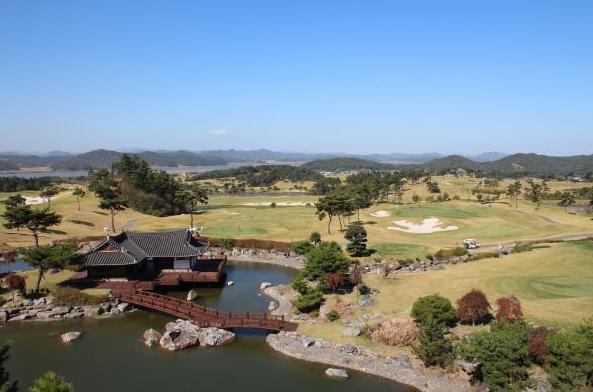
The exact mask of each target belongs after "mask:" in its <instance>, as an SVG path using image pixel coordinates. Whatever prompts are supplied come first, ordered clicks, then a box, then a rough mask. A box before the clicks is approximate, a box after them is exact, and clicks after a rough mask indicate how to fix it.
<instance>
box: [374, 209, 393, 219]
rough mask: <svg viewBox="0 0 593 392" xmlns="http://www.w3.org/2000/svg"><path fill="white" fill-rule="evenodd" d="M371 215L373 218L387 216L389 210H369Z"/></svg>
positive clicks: (389, 214)
mask: <svg viewBox="0 0 593 392" xmlns="http://www.w3.org/2000/svg"><path fill="white" fill-rule="evenodd" d="M371 216H374V217H375V218H387V217H388V216H391V212H389V211H385V210H379V211H375V212H371Z"/></svg>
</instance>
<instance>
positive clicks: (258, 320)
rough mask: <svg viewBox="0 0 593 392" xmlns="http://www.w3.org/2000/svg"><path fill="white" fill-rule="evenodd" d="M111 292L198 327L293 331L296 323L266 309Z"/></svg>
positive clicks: (144, 292)
mask: <svg viewBox="0 0 593 392" xmlns="http://www.w3.org/2000/svg"><path fill="white" fill-rule="evenodd" d="M114 295H115V296H116V297H117V298H119V299H120V300H122V301H124V302H128V303H130V304H132V305H136V306H138V307H142V308H147V309H152V310H156V311H159V312H162V313H166V314H169V315H172V316H175V317H179V318H182V319H185V320H191V321H192V322H194V323H195V324H196V325H198V326H200V327H217V328H259V329H267V330H270V331H295V330H296V329H297V326H298V324H296V323H293V322H290V321H285V320H284V316H272V315H269V314H266V313H250V312H247V313H233V312H223V311H219V310H216V309H212V308H207V307H205V306H201V305H198V304H195V303H193V302H191V301H184V300H182V299H178V298H173V297H169V296H167V295H161V294H157V293H153V292H150V291H143V290H134V291H126V290H121V291H115V292H114Z"/></svg>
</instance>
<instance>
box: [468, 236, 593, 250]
mask: <svg viewBox="0 0 593 392" xmlns="http://www.w3.org/2000/svg"><path fill="white" fill-rule="evenodd" d="M586 238H593V233H584V234H567V235H559V236H555V237H546V238H541V239H531V240H521V241H512V242H496V243H491V244H480V249H496V248H498V246H499V245H503V246H505V245H507V246H508V245H513V244H515V243H517V242H523V243H530V242H556V241H576V240H583V239H586Z"/></svg>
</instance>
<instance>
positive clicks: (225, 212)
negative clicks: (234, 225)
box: [220, 210, 241, 215]
mask: <svg viewBox="0 0 593 392" xmlns="http://www.w3.org/2000/svg"><path fill="white" fill-rule="evenodd" d="M220 212H222V213H223V214H228V215H241V214H239V213H238V212H231V211H226V210H220Z"/></svg>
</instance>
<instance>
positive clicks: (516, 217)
mask: <svg viewBox="0 0 593 392" xmlns="http://www.w3.org/2000/svg"><path fill="white" fill-rule="evenodd" d="M438 181H439V182H440V183H442V187H443V188H444V189H449V188H450V189H449V190H450V191H452V190H457V193H459V194H462V192H463V191H464V190H467V189H470V190H471V188H473V187H474V186H476V185H477V182H478V180H476V179H472V178H462V179H455V178H446V177H439V178H438ZM575 185H581V184H572V183H563V182H562V183H561V182H550V186H551V187H552V188H553V189H557V188H558V189H559V188H562V187H570V186H575ZM410 187H411V188H413V189H415V190H414V191H408V192H407V193H406V198H408V197H411V195H412V192H416V190H418V192H420V191H421V190H422V189H424V188H425V186H424V185H423V184H416V185H411V186H410ZM562 189H564V188H562ZM28 194H29V195H31V194H33V195H34V194H35V193H31V192H28ZM450 194H451V195H453V194H454V193H453V192H450ZM6 196H7V194H0V199H3V198H5V197H6ZM317 199H318V198H317V197H315V196H308V195H296V196H281V195H274V194H273V193H270V195H265V196H263V197H261V196H218V195H217V196H211V198H210V201H209V203H208V205H207V206H205V207H200V208H199V209H200V210H202V211H201V212H200V213H198V214H196V215H195V217H194V222H195V226H197V227H199V228H201V229H202V232H203V233H204V234H206V235H210V236H216V237H227V238H229V237H233V238H258V239H268V240H277V241H290V242H292V241H298V240H302V239H305V238H307V237H308V236H309V234H310V233H311V232H313V231H318V232H319V233H321V235H322V237H323V239H324V240H333V241H338V242H340V243H345V240H344V237H343V233H342V232H340V231H339V224H338V221H337V219H334V222H333V224H332V227H331V235H330V234H328V232H327V220H325V221H319V219H318V218H317V217H316V215H315V207H314V206H313V204H314V203H315V202H316V201H317ZM271 202H275V203H276V204H277V206H276V207H270V206H248V205H245V204H246V203H271ZM283 202H284V203H291V202H300V203H310V204H311V205H310V206H302V207H301V206H298V207H297V206H282V205H280V203H283ZM98 203H99V201H98V200H97V198H95V197H94V196H93V195H92V194H91V192H89V193H88V195H87V197H85V198H84V199H82V201H81V210H80V211H78V205H77V202H76V199H75V198H74V196H72V194H70V193H68V194H66V195H64V196H61V197H60V198H58V199H56V200H54V201H53V202H52V209H53V210H55V211H57V212H58V213H60V214H61V215H63V217H64V219H63V222H62V224H61V225H60V226H58V227H55V228H53V229H52V231H51V232H49V233H43V234H42V235H41V241H42V242H43V243H48V242H50V241H51V240H55V239H65V238H68V237H76V236H88V235H94V236H100V235H104V234H105V231H104V228H107V227H110V216H109V214H108V213H107V212H106V211H104V210H101V209H99V208H98V207H97V205H98ZM3 208H4V206H3V205H0V212H1V211H2V210H3ZM378 210H386V211H389V212H390V213H391V216H389V217H384V218H378V217H374V216H372V215H371V213H372V212H375V211H378ZM360 217H361V220H362V221H363V222H364V224H365V228H366V229H367V231H368V239H369V244H370V245H371V246H372V247H374V248H375V249H376V250H377V251H378V252H377V253H376V254H375V255H374V256H373V257H393V258H402V257H416V256H423V255H426V254H428V253H432V252H434V251H436V250H438V249H440V248H450V247H454V246H458V245H459V244H461V243H462V241H463V239H465V238H475V239H476V240H477V241H478V242H479V243H482V244H487V243H498V242H500V241H503V242H509V241H518V240H527V239H541V238H547V237H553V236H559V235H569V234H583V233H590V232H593V224H592V222H591V220H590V217H587V216H585V215H570V214H566V213H565V212H564V210H563V209H562V208H561V207H558V206H557V205H556V204H555V202H552V201H550V202H547V203H545V204H544V205H543V206H542V208H541V209H539V210H538V211H536V210H535V205H534V204H533V203H530V202H526V201H522V200H521V201H520V202H519V207H518V208H510V207H509V206H508V205H507V204H503V203H494V204H491V205H490V206H489V207H488V206H484V205H482V204H480V203H478V202H476V201H472V200H461V201H450V202H445V203H425V202H424V203H416V204H414V203H407V204H404V205H396V204H391V203H382V204H377V205H374V206H373V207H371V208H369V209H367V210H363V211H361V212H360ZM429 217H436V218H439V219H440V220H441V221H442V223H443V225H445V226H448V225H455V226H458V228H459V229H458V230H455V231H449V232H440V233H432V234H410V233H405V232H401V231H395V230H389V229H388V227H390V226H394V224H393V221H394V220H401V219H405V220H409V221H412V222H414V223H420V222H421V221H422V220H423V219H425V218H429ZM350 219H351V220H355V219H356V215H355V216H354V217H351V218H350ZM189 222H190V219H189V216H188V215H177V216H171V217H162V218H160V217H154V216H150V215H146V214H142V213H139V212H137V211H133V210H131V209H128V210H126V211H123V212H121V213H119V214H118V215H117V216H116V227H117V228H118V229H119V228H122V227H125V228H126V229H127V230H138V231H139V230H145V231H158V230H172V229H182V228H184V227H187V226H188V225H189ZM0 223H2V222H1V218H0ZM3 243H7V244H10V245H13V246H27V245H30V244H31V243H32V239H31V237H30V235H29V233H28V232H27V231H26V230H21V231H16V230H6V229H5V228H3V227H0V245H2V244H3Z"/></svg>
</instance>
